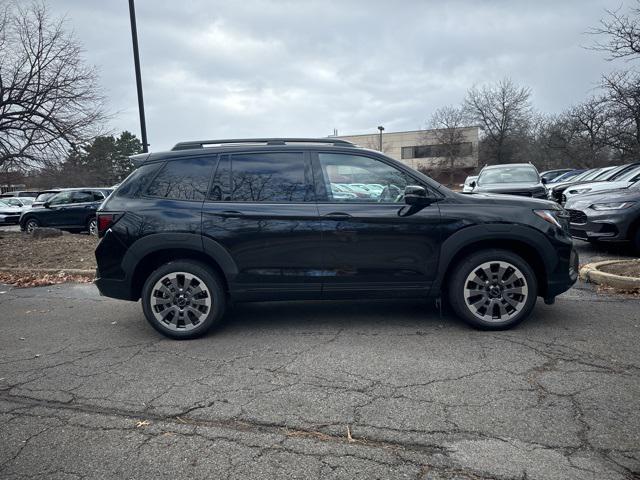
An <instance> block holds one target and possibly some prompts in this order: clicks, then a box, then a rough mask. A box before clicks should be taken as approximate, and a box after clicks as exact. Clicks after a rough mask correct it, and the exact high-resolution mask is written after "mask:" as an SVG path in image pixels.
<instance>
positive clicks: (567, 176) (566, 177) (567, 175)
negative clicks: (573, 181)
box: [547, 170, 582, 183]
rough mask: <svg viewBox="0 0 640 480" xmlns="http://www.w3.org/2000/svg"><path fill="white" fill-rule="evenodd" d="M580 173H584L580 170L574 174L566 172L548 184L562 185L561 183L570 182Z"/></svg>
mask: <svg viewBox="0 0 640 480" xmlns="http://www.w3.org/2000/svg"><path fill="white" fill-rule="evenodd" d="M580 173H582V172H581V171H579V170H574V171H573V172H566V173H563V174H562V175H558V176H557V177H556V178H554V179H553V180H550V181H549V182H547V183H560V182H564V181H565V180H569V179H570V178H572V177H575V176H577V175H579V174H580Z"/></svg>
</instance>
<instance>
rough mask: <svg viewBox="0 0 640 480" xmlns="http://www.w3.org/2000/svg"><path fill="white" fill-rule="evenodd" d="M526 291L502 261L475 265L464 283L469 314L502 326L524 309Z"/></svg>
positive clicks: (521, 277)
mask: <svg viewBox="0 0 640 480" xmlns="http://www.w3.org/2000/svg"><path fill="white" fill-rule="evenodd" d="M528 293H529V289H528V285H527V280H526V278H525V276H524V274H523V273H522V272H521V271H520V270H519V269H518V268H517V267H516V266H514V265H513V264H511V263H509V262H505V261H502V260H500V261H494V262H486V263H483V264H481V265H478V266H477V267H476V268H474V269H473V270H472V271H471V273H469V275H468V276H467V278H466V280H465V283H464V301H465V304H466V305H467V308H468V309H469V311H470V312H471V313H472V314H473V315H474V316H476V317H477V318H479V319H481V320H484V321H486V322H503V321H505V320H509V319H511V318H513V317H514V316H515V315H517V314H518V313H519V312H520V311H522V309H523V308H524V306H525V304H526V302H527V297H528Z"/></svg>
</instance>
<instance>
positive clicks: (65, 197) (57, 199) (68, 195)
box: [49, 191, 73, 205]
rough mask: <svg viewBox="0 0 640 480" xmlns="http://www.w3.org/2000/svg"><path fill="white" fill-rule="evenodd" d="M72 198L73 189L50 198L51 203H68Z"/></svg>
mask: <svg viewBox="0 0 640 480" xmlns="http://www.w3.org/2000/svg"><path fill="white" fill-rule="evenodd" d="M72 199H73V192H72V191H66V192H60V193H57V194H56V195H54V196H53V197H52V198H51V200H49V205H66V204H67V203H71V201H72Z"/></svg>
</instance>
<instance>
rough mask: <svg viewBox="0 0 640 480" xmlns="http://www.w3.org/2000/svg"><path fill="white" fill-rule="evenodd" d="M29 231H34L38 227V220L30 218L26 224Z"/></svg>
mask: <svg viewBox="0 0 640 480" xmlns="http://www.w3.org/2000/svg"><path fill="white" fill-rule="evenodd" d="M25 228H26V230H27V233H33V231H34V230H35V229H36V228H38V222H36V221H35V220H29V221H28V222H27V225H26V227H25Z"/></svg>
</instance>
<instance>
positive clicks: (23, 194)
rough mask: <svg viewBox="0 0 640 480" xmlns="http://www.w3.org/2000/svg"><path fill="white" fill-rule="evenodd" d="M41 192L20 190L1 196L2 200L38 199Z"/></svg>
mask: <svg viewBox="0 0 640 480" xmlns="http://www.w3.org/2000/svg"><path fill="white" fill-rule="evenodd" d="M38 193H39V192H36V191H30V190H20V191H15V192H4V193H2V194H0V198H9V197H30V198H36V197H37V196H38Z"/></svg>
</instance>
